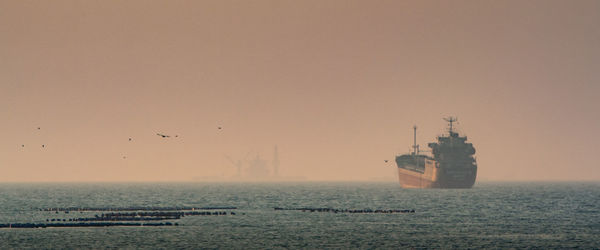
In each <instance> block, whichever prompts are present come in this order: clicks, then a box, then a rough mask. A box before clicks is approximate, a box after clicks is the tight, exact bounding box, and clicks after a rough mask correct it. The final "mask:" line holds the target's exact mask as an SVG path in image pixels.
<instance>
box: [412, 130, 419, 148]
mask: <svg viewBox="0 0 600 250" xmlns="http://www.w3.org/2000/svg"><path fill="white" fill-rule="evenodd" d="M413 130H414V142H413V146H412V147H413V154H414V155H418V154H419V145H417V125H414V126H413Z"/></svg>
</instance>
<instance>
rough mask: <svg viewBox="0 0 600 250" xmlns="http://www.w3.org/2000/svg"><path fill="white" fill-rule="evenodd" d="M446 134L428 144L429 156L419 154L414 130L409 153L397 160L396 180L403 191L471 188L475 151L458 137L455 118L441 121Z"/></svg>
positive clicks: (415, 127) (415, 128) (415, 129)
mask: <svg viewBox="0 0 600 250" xmlns="http://www.w3.org/2000/svg"><path fill="white" fill-rule="evenodd" d="M444 120H445V121H447V122H448V124H449V125H448V134H447V135H442V136H438V137H437V142H432V143H429V144H428V146H429V148H430V149H431V151H430V152H431V156H429V155H425V154H421V152H420V151H419V145H417V126H414V127H413V129H414V143H413V146H412V148H413V149H412V152H410V153H408V154H404V155H399V156H396V164H397V165H398V179H399V181H400V185H401V186H402V187H403V188H471V187H472V186H473V184H474V183H475V178H476V176H477V162H476V160H475V157H474V155H475V148H474V147H473V144H471V143H468V142H467V137H466V136H459V135H458V133H457V132H456V131H454V128H453V127H452V125H453V123H454V122H456V121H457V119H456V118H455V117H448V118H444Z"/></svg>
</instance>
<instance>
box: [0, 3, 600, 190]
mask: <svg viewBox="0 0 600 250" xmlns="http://www.w3.org/2000/svg"><path fill="white" fill-rule="evenodd" d="M599 24H600V1H595V0H594V1H585V0H578V1H562V0H560V1H551V0H543V1H481V0H475V1H337V0H327V1H323V0H315V1H312V0H306V1H304V0H303V1H284V0H274V1H224V0H219V1H178V0H169V1H146V0H144V1H142V0H129V1H111V0H98V1H63V0H57V1H25V0H14V1H7V0H1V1H0V117H2V119H1V120H0V131H2V136H1V139H0V181H193V180H197V179H202V178H204V179H206V178H208V179H210V178H212V177H210V176H216V177H215V180H216V179H218V178H217V177H228V176H233V175H235V174H236V169H235V167H234V166H232V164H230V163H229V161H228V160H227V159H226V158H225V156H226V155H229V156H231V157H232V158H235V159H239V158H243V157H244V155H246V154H248V153H249V152H250V154H251V155H252V157H254V156H255V155H256V154H260V156H261V157H262V158H263V159H265V160H269V161H270V160H271V158H272V157H273V148H274V146H275V145H277V147H278V149H279V159H280V162H281V166H280V170H279V172H280V175H283V176H304V177H306V178H308V179H310V180H349V181H353V180H395V179H396V166H395V164H394V163H393V159H394V157H395V155H397V154H403V153H406V152H408V149H409V147H410V145H411V144H412V126H413V125H414V124H417V125H418V126H419V130H418V143H419V144H421V145H423V146H422V147H424V145H426V144H427V143H428V142H431V141H433V140H434V139H435V137H436V136H437V135H439V134H441V133H442V132H443V131H444V129H445V126H446V124H445V122H444V121H443V120H442V117H444V116H448V115H455V116H458V118H459V128H460V129H461V131H462V132H464V133H465V134H466V135H467V136H468V138H469V140H470V141H471V142H472V143H473V144H474V146H475V147H476V149H477V154H476V157H477V162H478V166H479V172H478V180H508V181H523V180H600V164H599V163H598V159H597V158H596V156H598V155H599V154H600V150H599V148H600V147H599V146H598V142H599V141H600V132H599V130H598V129H600V115H599V114H600V112H599V111H598V109H599V108H600V100H599V98H600V68H599V66H600V28H599V27H600V26H599ZM218 126H222V127H223V129H221V130H219V129H217V127H218ZM38 127H40V129H39V130H38V129H37V128H38ZM156 133H164V134H169V135H178V137H177V138H174V137H171V138H168V139H163V138H160V137H159V136H157V135H156ZM128 138H132V141H131V142H130V141H128ZM42 144H44V145H45V147H43V148H42V147H41V145H42ZM21 145H25V147H22V146H21ZM124 156H125V157H126V158H125V159H124V158H123V157H124ZM386 159H387V160H390V161H389V162H388V163H385V162H384V160H386Z"/></svg>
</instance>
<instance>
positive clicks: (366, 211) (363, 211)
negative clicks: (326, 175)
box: [273, 207, 415, 214]
mask: <svg viewBox="0 0 600 250" xmlns="http://www.w3.org/2000/svg"><path fill="white" fill-rule="evenodd" d="M273 209H274V210H276V211H278V210H279V211H281V210H292V211H302V212H327V213H351V214H394V213H414V212H415V210H414V209H402V210H400V209H376V210H372V209H335V208H323V207H302V208H281V207H274V208H273Z"/></svg>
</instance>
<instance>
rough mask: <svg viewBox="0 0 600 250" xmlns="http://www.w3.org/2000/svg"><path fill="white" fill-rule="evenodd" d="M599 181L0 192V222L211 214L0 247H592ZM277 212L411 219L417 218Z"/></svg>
mask: <svg viewBox="0 0 600 250" xmlns="http://www.w3.org/2000/svg"><path fill="white" fill-rule="evenodd" d="M598 197H600V183H592V182H587V183H586V182H584V183H551V182H544V183H491V182H484V183H477V184H476V185H475V186H474V187H473V188H472V189H447V190H432V189H401V188H400V187H399V185H398V184H397V183H358V182H355V183H314V182H313V183H308V182H306V183H269V184H266V183H264V184H262V183H255V184H252V183H239V184H236V183H227V184H225V183H223V184H219V183H211V184H200V183H142V184H125V183H107V184H25V183H22V184H0V224H3V223H48V222H46V219H49V218H65V219H69V218H77V217H86V216H87V217H90V216H94V215H97V214H100V213H103V212H92V211H86V212H70V213H68V214H66V213H64V212H60V213H57V212H53V211H52V212H50V211H40V209H44V208H49V207H134V206H136V207H174V206H180V207H183V206H188V207H211V206H212V207H216V206H221V207H222V206H229V207H236V208H237V209H230V210H227V211H229V212H231V211H233V212H235V215H231V214H228V215H224V216H185V217H183V218H181V219H178V220H170V222H173V223H175V222H177V223H178V224H179V225H178V226H168V227H167V226H165V227H99V228H34V229H15V228H3V229H0V248H1V249H7V248H99V247H101V248H105V247H108V248H113V247H114V248H199V247H202V248H255V249H256V248H526V247H534V248H573V247H582V248H598V247H600V244H599V243H598V235H600V199H599V198H598ZM275 207H280V208H303V207H311V208H334V209H340V210H344V209H350V210H365V209H371V210H377V209H385V210H389V209H402V210H403V209H410V210H412V209H414V210H415V212H414V213H389V214H388V213H350V212H338V213H334V212H318V211H315V212H310V211H306V212H303V211H301V210H275V209H274V208H275Z"/></svg>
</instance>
